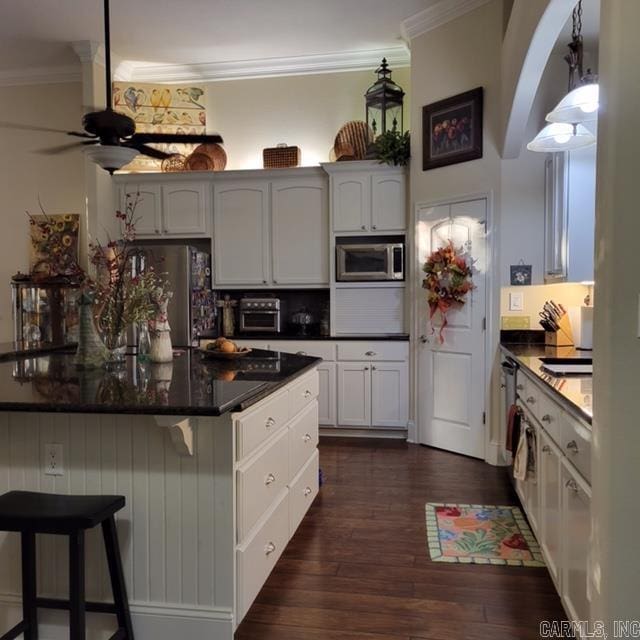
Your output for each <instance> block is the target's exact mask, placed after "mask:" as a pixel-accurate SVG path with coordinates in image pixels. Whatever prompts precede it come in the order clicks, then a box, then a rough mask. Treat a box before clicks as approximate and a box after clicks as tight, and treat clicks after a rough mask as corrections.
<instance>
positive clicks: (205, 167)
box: [184, 151, 213, 171]
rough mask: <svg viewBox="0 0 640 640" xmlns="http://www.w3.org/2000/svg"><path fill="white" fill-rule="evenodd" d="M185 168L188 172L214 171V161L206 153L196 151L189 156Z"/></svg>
mask: <svg viewBox="0 0 640 640" xmlns="http://www.w3.org/2000/svg"><path fill="white" fill-rule="evenodd" d="M184 168H185V169H186V170H187V171H213V160H212V159H211V158H210V157H209V156H208V155H207V154H206V153H196V152H195V151H194V152H193V153H192V154H190V155H189V156H187V159H186V161H185V163H184Z"/></svg>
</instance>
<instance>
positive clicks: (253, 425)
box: [236, 391, 289, 460]
mask: <svg viewBox="0 0 640 640" xmlns="http://www.w3.org/2000/svg"><path fill="white" fill-rule="evenodd" d="M288 420H289V402H288V396H287V392H286V391H283V392H282V393H279V394H278V395H276V396H274V397H273V398H269V399H268V400H267V401H266V402H265V403H264V404H260V405H259V406H258V407H257V408H256V409H253V410H251V409H249V410H248V411H247V414H246V415H243V416H242V417H240V418H238V419H237V421H236V438H237V458H238V460H242V459H243V458H245V457H246V456H248V455H249V454H250V453H251V452H252V451H253V450H254V449H256V447H258V446H259V445H260V444H261V443H262V442H264V441H265V440H266V439H267V438H268V437H269V436H270V435H271V434H273V433H275V432H276V431H277V430H278V429H280V427H283V426H284V425H285V424H287V422H288Z"/></svg>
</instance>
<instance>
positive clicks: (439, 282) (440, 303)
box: [422, 240, 476, 344]
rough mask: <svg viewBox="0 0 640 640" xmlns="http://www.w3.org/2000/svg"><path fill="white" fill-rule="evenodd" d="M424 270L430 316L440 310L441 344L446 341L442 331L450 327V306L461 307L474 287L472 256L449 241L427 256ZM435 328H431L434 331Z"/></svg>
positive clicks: (424, 286)
mask: <svg viewBox="0 0 640 640" xmlns="http://www.w3.org/2000/svg"><path fill="white" fill-rule="evenodd" d="M422 270H423V271H424V272H425V274H426V277H425V278H424V280H423V281H422V286H423V288H424V289H426V290H427V304H428V305H429V319H430V320H433V316H434V315H435V313H436V312H437V311H440V314H441V316H442V323H441V325H440V332H439V338H440V343H441V344H442V343H443V342H444V337H443V331H444V328H445V327H446V326H447V313H448V312H449V310H450V309H451V308H454V307H460V306H462V305H463V304H464V303H465V301H466V297H467V294H468V293H469V292H470V291H472V290H473V289H474V285H473V280H472V277H473V274H474V273H475V271H476V269H475V267H474V266H473V258H472V257H471V255H470V254H469V252H468V251H465V250H464V249H463V248H462V247H460V248H459V249H456V247H455V246H454V244H453V242H452V241H451V240H450V241H449V242H448V243H447V244H446V245H445V246H444V247H441V248H440V249H436V250H435V251H434V252H433V253H432V254H431V255H430V256H429V258H428V259H427V261H426V262H425V264H424V266H423V267H422ZM434 331H435V329H434V328H433V327H432V332H434Z"/></svg>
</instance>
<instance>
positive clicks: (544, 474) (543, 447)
mask: <svg viewBox="0 0 640 640" xmlns="http://www.w3.org/2000/svg"><path fill="white" fill-rule="evenodd" d="M560 459H561V453H560V450H559V449H558V447H556V446H555V445H554V444H553V442H552V441H551V438H549V436H548V435H547V434H546V432H545V431H540V458H539V460H540V463H539V469H540V471H539V480H538V482H539V484H540V517H539V525H540V534H539V536H538V538H539V541H540V546H541V547H542V550H543V551H544V554H545V559H546V561H547V568H548V569H549V573H550V574H551V577H552V578H553V580H554V582H555V583H556V585H560V550H561V547H560V543H561V539H562V538H561V535H562V533H561V524H562V522H561V508H560V505H561V495H562V492H561V488H560Z"/></svg>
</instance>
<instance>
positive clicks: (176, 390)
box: [0, 349, 320, 416]
mask: <svg viewBox="0 0 640 640" xmlns="http://www.w3.org/2000/svg"><path fill="white" fill-rule="evenodd" d="M319 362H320V358H313V357H309V356H300V355H294V354H289V353H278V352H274V351H262V350H259V349H254V350H253V352H252V354H251V355H250V356H246V357H243V358H237V359H234V360H212V359H204V358H203V356H201V354H200V353H199V352H198V351H196V350H191V349H187V350H184V351H183V352H181V353H180V355H177V356H176V357H174V360H173V362H172V363H168V364H150V363H143V362H140V361H138V359H137V358H136V357H135V356H127V359H126V364H125V365H124V366H122V367H121V368H120V369H118V370H115V371H107V370H105V369H94V370H78V369H76V367H75V364H74V355H73V354H68V353H51V354H48V355H41V354H32V355H31V356H27V357H21V358H18V359H15V360H13V361H6V360H5V361H2V362H0V411H40V412H64V413H112V414H113V413H118V414H137V415H184V416H218V415H221V414H223V413H226V412H227V411H232V410H237V411H242V410H244V409H246V408H248V407H250V406H251V405H252V404H255V403H256V402H258V401H259V400H261V399H262V398H264V397H266V396H268V395H269V394H271V393H273V392H274V391H275V390H277V389H279V388H280V387H282V386H284V385H286V384H287V383H289V382H291V381H292V380H293V379H295V378H297V377H298V376H300V375H302V374H303V373H305V372H306V371H308V370H310V369H312V368H313V367H314V366H315V365H316V364H318V363H319Z"/></svg>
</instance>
